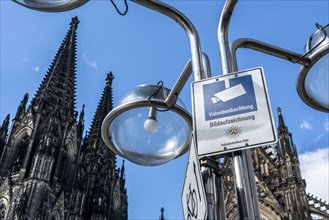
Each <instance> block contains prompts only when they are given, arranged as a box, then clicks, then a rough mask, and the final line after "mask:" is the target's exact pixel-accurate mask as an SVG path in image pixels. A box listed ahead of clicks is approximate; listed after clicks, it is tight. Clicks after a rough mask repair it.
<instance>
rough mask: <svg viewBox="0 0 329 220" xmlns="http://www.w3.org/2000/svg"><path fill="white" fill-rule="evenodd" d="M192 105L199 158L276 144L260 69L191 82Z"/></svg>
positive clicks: (270, 111) (262, 73)
mask: <svg viewBox="0 0 329 220" xmlns="http://www.w3.org/2000/svg"><path fill="white" fill-rule="evenodd" d="M192 106H193V126H194V134H195V140H196V145H197V147H198V152H199V156H210V155H218V154H223V153H227V152H233V151H238V150H243V149H247V148H253V147H258V146H263V145H267V144H273V143H276V142H277V135H276V129H275V125H274V120H273V116H272V110H271V106H270V101H269V97H268V92H267V87H266V81H265V76H264V71H263V69H262V68H261V67H259V68H254V69H250V70H245V71H241V72H237V73H232V74H229V75H224V76H219V77H213V78H208V79H205V80H201V81H197V82H193V83H192Z"/></svg>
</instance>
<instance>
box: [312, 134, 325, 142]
mask: <svg viewBox="0 0 329 220" xmlns="http://www.w3.org/2000/svg"><path fill="white" fill-rule="evenodd" d="M323 136H324V134H319V135H318V136H316V138H315V139H314V141H313V143H315V142H318V141H319V140H320V139H321V138H323Z"/></svg>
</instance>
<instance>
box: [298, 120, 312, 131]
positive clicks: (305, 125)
mask: <svg viewBox="0 0 329 220" xmlns="http://www.w3.org/2000/svg"><path fill="white" fill-rule="evenodd" d="M299 128H300V129H302V130H303V129H305V130H313V127H312V125H311V124H310V123H309V122H308V121H306V120H303V122H302V123H301V124H300V125H299Z"/></svg>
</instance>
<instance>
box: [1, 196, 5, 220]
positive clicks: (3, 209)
mask: <svg viewBox="0 0 329 220" xmlns="http://www.w3.org/2000/svg"><path fill="white" fill-rule="evenodd" d="M6 214H7V200H6V199H4V198H1V199H0V220H3V219H6Z"/></svg>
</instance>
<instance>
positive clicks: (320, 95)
mask: <svg viewBox="0 0 329 220" xmlns="http://www.w3.org/2000/svg"><path fill="white" fill-rule="evenodd" d="M328 86H329V54H327V55H325V56H323V57H322V58H321V59H320V60H318V61H317V62H316V63H315V64H314V65H313V66H312V68H311V69H310V71H309V72H308V74H307V76H306V78H305V91H306V93H307V95H308V96H309V97H310V98H311V99H313V100H315V101H316V102H317V103H318V104H320V105H321V106H323V107H325V108H327V109H329V89H328Z"/></svg>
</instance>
